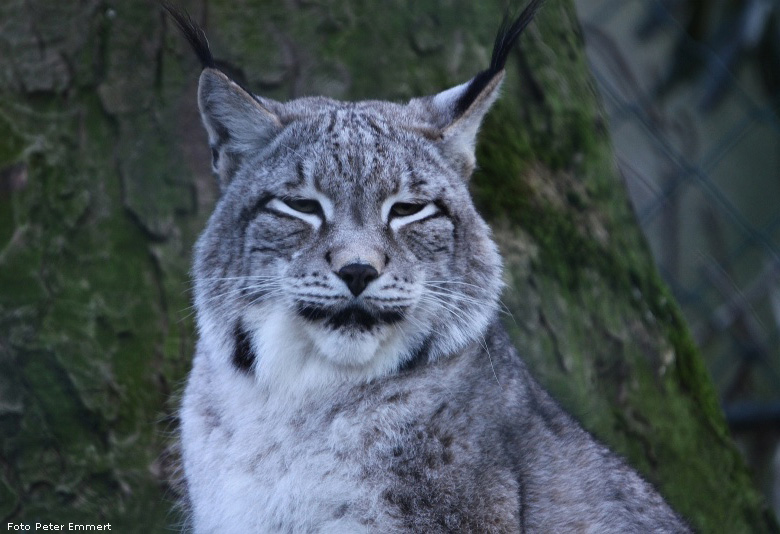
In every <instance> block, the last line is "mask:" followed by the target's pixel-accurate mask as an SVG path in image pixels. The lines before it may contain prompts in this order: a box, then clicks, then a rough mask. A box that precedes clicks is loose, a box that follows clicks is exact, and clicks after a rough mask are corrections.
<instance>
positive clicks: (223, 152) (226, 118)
mask: <svg viewBox="0 0 780 534" xmlns="http://www.w3.org/2000/svg"><path fill="white" fill-rule="evenodd" d="M278 105H279V104H276V103H275V102H273V101H271V100H267V99H263V100H262V101H261V100H260V99H259V98H257V97H255V96H253V95H252V94H251V93H249V92H248V91H247V90H245V89H244V88H242V87H241V86H240V85H238V84H237V83H236V82H234V81H233V80H231V79H230V78H228V77H227V75H226V74H224V73H223V72H221V71H219V70H217V69H213V68H206V69H204V70H203V72H202V73H201V75H200V82H199V84H198V106H199V107H200V115H201V118H202V119H203V124H204V126H205V127H206V131H207V132H208V134H209V145H210V146H211V155H212V158H213V160H212V164H213V167H214V172H216V173H217V175H218V176H219V180H220V185H221V186H222V187H223V188H224V187H225V186H226V185H227V184H228V182H229V181H230V178H231V175H232V173H233V171H234V170H235V167H236V165H237V163H238V161H240V159H241V157H242V156H243V155H245V154H247V153H251V152H258V151H260V150H261V149H262V148H263V147H265V146H266V145H267V144H268V143H269V142H270V141H271V140H272V139H273V138H274V137H275V136H276V135H277V134H278V133H279V131H280V130H281V129H282V122H281V121H280V119H279V117H278V115H276V114H275V113H274V112H273V111H272V110H271V109H270V108H271V107H276V106H278Z"/></svg>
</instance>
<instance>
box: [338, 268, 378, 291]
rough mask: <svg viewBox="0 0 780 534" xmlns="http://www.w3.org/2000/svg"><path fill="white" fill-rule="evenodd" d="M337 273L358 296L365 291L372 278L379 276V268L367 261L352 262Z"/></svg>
mask: <svg viewBox="0 0 780 534" xmlns="http://www.w3.org/2000/svg"><path fill="white" fill-rule="evenodd" d="M336 274H337V275H338V277H339V278H341V279H342V280H344V282H345V283H346V284H347V287H348V288H349V290H350V291H351V292H352V294H353V295H355V296H356V297H357V296H358V295H360V294H361V293H362V292H363V290H364V289H365V288H366V286H367V285H368V283H369V282H371V280H376V279H377V278H378V277H379V273H378V272H377V270H376V269H374V268H373V267H371V266H370V265H368V264H365V263H350V264H349V265H345V266H344V267H342V268H341V269H339V271H338V272H337V273H336Z"/></svg>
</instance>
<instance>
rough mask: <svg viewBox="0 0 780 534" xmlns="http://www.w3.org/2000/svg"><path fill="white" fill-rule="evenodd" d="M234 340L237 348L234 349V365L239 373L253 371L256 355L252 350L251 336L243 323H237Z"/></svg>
mask: <svg viewBox="0 0 780 534" xmlns="http://www.w3.org/2000/svg"><path fill="white" fill-rule="evenodd" d="M233 339H234V340H235V347H234V348H233V365H235V366H236V368H237V369H238V370H239V371H243V372H244V373H247V374H248V373H249V372H250V371H251V370H252V364H254V362H255V353H254V351H253V350H252V344H251V342H250V341H249V334H248V333H247V331H246V330H244V327H243V326H241V323H240V322H238V323H236V328H235V330H234V332H233Z"/></svg>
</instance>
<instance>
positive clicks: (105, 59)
mask: <svg viewBox="0 0 780 534" xmlns="http://www.w3.org/2000/svg"><path fill="white" fill-rule="evenodd" d="M183 4H184V5H185V6H186V7H187V8H188V9H189V10H190V12H191V13H192V14H193V16H194V18H195V19H196V20H198V21H200V22H201V23H202V24H203V25H204V27H205V28H206V30H207V32H208V35H209V38H210V40H211V46H212V49H213V50H214V52H215V55H216V56H217V57H218V58H221V59H223V60H225V61H226V62H227V64H228V67H227V68H230V66H233V71H232V72H231V74H232V75H234V76H238V77H245V78H246V79H245V83H246V84H247V85H248V87H250V88H252V89H253V90H255V91H256V92H258V93H260V94H263V95H265V96H269V97H273V98H278V99H288V98H292V97H296V96H302V95H304V94H326V95H328V96H332V97H335V98H344V99H347V98H348V99H363V98H383V99H391V100H405V99H408V98H410V97H412V96H417V95H423V94H429V93H433V92H436V91H438V90H441V89H443V88H446V87H449V86H451V85H453V84H455V83H460V82H463V81H465V80H467V79H469V78H470V77H471V76H473V75H474V74H475V73H476V72H477V71H479V70H481V69H482V68H484V67H485V66H486V65H487V64H488V61H489V57H488V56H489V53H490V49H491V46H492V38H493V36H494V32H495V30H496V28H497V26H498V23H499V21H500V18H501V14H502V12H503V4H504V3H503V2H499V1H494V2H472V1H468V0H429V1H425V2H420V1H418V2H413V1H411V0H406V1H401V0H396V1H392V2H370V3H369V2H358V1H352V2H348V1H344V0H341V1H333V2H304V1H303V0H300V1H293V0H290V1H286V2H271V1H265V2H263V1H260V0H256V1H246V2H229V1H227V0H224V1H220V2H217V1H214V2H211V3H209V4H208V5H206V4H205V3H204V2H202V1H200V2H196V1H191V2H183ZM518 4H519V2H518ZM0 21H2V22H0V23H1V24H2V29H1V30H0V35H2V39H0V94H2V104H0V247H2V248H0V436H2V437H1V438H0V439H2V443H1V450H0V454H1V455H2V457H1V458H0V462H2V469H0V516H2V518H3V523H4V524H5V523H6V522H9V521H11V522H16V523H19V522H26V523H28V524H34V522H36V521H38V522H43V523H48V522H54V523H60V524H62V523H68V522H74V523H88V524H98V523H111V524H112V527H113V529H114V530H117V531H119V532H144V533H145V532H158V531H161V530H162V529H163V527H164V526H166V525H171V524H172V523H174V522H175V517H176V514H175V513H172V512H171V509H172V506H173V504H174V500H175V497H176V496H175V494H174V492H173V491H171V489H170V486H169V482H168V481H169V480H170V477H171V473H170V472H169V469H168V468H167V466H168V465H169V464H170V462H169V461H168V460H167V455H168V454H169V452H167V451H169V450H171V447H170V445H171V443H173V441H174V439H173V436H172V433H173V432H174V431H175V417H174V414H175V410H176V405H177V402H178V401H177V396H178V394H179V392H180V390H181V386H182V381H183V378H184V376H185V373H186V371H187V369H188V368H189V362H190V358H191V353H192V348H193V342H194V332H193V320H192V309H191V307H190V304H189V298H190V295H189V291H188V288H189V282H188V276H187V271H188V267H189V263H190V255H191V249H192V244H193V241H194V239H195V237H196V236H197V233H198V232H199V230H200V229H201V228H202V227H203V226H204V224H205V219H206V217H207V216H208V214H209V211H210V209H211V207H212V206H213V203H214V200H215V198H216V194H217V193H216V184H215V182H214V180H213V178H212V177H211V175H210V167H209V163H210V162H209V151H208V147H207V144H206V137H205V134H204V132H203V130H202V127H201V126H200V125H199V118H198V115H197V109H196V101H195V89H196V83H197V77H198V73H199V69H198V66H197V64H196V60H195V59H194V57H192V56H191V54H190V51H189V50H188V49H187V45H186V43H184V41H183V39H181V37H180V36H179V35H176V32H175V31H174V30H173V26H172V25H171V24H170V22H167V21H165V20H164V18H163V17H162V15H161V13H160V11H159V10H158V9H157V8H156V7H155V6H154V4H152V3H147V2H124V1H123V2H118V1H108V0H82V1H80V2H62V1H60V0H7V1H5V2H3V3H2V5H0ZM239 66H240V68H239ZM478 161H479V164H480V167H481V170H479V171H478V172H477V173H476V174H475V176H474V177H473V179H472V190H473V192H474V196H475V199H476V201H477V203H478V206H479V207H480V209H481V211H482V213H484V214H485V215H486V217H487V218H488V220H489V222H490V223H491V224H492V226H493V228H494V230H495V236H496V238H497V240H498V241H499V244H500V246H501V249H502V252H503V254H504V258H505V262H506V276H505V278H506V281H507V284H508V287H507V289H506V291H505V293H504V296H503V302H504V303H505V305H506V307H507V309H508V311H509V312H511V315H509V314H507V318H506V324H507V326H508V328H509V330H510V332H511V334H512V335H513V337H514V339H515V341H516V344H517V346H518V348H519V349H520V353H521V354H522V355H523V356H524V357H525V358H526V359H527V360H528V361H529V363H530V364H531V365H532V367H533V368H534V369H535V371H536V374H537V376H538V377H539V378H540V379H541V381H542V382H543V383H544V384H545V385H546V386H547V387H549V388H550V390H551V391H552V392H553V393H554V394H555V396H556V397H557V398H558V399H560V401H561V402H562V404H563V405H564V406H565V407H566V408H568V409H569V410H570V411H571V412H573V413H574V414H575V415H576V416H577V417H578V418H579V419H581V420H582V422H583V423H584V425H585V426H586V427H587V428H588V429H589V430H591V431H592V432H593V433H594V434H595V435H597V436H598V437H599V438H601V439H602V440H603V441H605V442H607V443H608V444H609V445H610V446H612V447H613V448H614V449H615V450H616V451H618V452H619V453H621V454H623V455H625V456H626V457H627V458H628V459H629V461H630V462H631V463H632V464H633V465H635V466H636V467H637V468H638V469H639V470H640V471H642V472H643V473H644V474H645V476H646V477H647V478H648V479H649V480H651V481H652V482H653V483H655V484H656V485H657V486H658V487H659V488H660V490H661V491H662V493H663V494H664V495H665V496H666V497H667V498H668V500H669V501H670V503H671V504H672V505H673V506H674V507H675V508H676V509H677V510H678V511H680V512H681V513H682V514H683V515H685V516H686V517H687V518H689V520H690V521H691V523H692V524H693V525H694V527H696V528H697V529H699V530H700V531H702V532H716V531H717V532H778V528H777V525H776V523H775V522H774V519H773V518H772V516H771V514H770V513H769V512H768V511H767V509H766V507H765V505H764V503H763V502H762V499H761V497H760V496H759V494H758V493H757V492H756V491H755V490H754V488H753V487H752V486H751V482H750V479H749V477H748V474H747V472H746V469H745V467H744V465H743V462H742V460H741V458H740V456H739V454H738V453H737V451H736V450H735V448H734V446H733V445H732V443H731V440H730V438H729V436H728V432H727V429H726V426H725V424H724V420H723V417H722V414H721V412H720V408H719V406H718V402H717V399H716V397H715V393H714V390H713V388H712V387H711V385H710V382H709V379H708V377H707V374H706V372H705V371H704V367H703V365H702V362H701V360H700V357H699V355H698V354H697V351H696V349H695V348H694V346H693V344H692V342H691V338H690V336H689V334H688V331H687V328H686V326H685V325H684V323H683V321H682V319H681V316H680V313H679V311H678V309H677V307H676V305H675V303H674V301H673V300H672V298H671V296H670V294H669V292H668V291H667V289H666V288H665V287H664V286H663V284H662V283H661V281H660V279H659V277H658V274H657V273H656V271H655V268H654V267H653V262H652V259H651V258H650V255H649V253H648V250H647V247H646V245H645V242H644V240H643V238H642V236H641V235H640V233H639V230H638V228H637V226H636V224H635V222H634V220H633V213H632V212H631V208H630V206H629V203H628V200H627V197H626V194H625V191H624V187H623V184H622V183H620V180H619V179H618V177H617V175H616V172H615V169H614V166H613V162H612V156H611V151H610V145H609V137H608V133H607V131H606V126H605V124H604V122H603V118H602V113H601V110H600V108H599V104H598V101H597V98H596V97H595V96H594V91H593V89H592V85H591V82H590V79H589V75H588V73H587V70H586V64H585V58H584V52H583V45H582V40H581V36H580V33H579V28H578V25H577V21H576V18H575V14H574V9H573V7H572V5H571V1H570V0H550V1H549V2H548V3H547V4H546V6H545V7H544V8H543V9H542V11H541V12H540V14H539V16H538V18H537V21H536V23H535V24H533V25H532V26H531V27H530V28H529V30H528V31H527V35H526V36H525V37H524V38H523V39H522V42H521V46H520V49H519V50H518V51H517V53H515V54H514V55H513V56H512V58H511V59H510V62H509V65H508V83H507V84H506V86H505V90H504V94H503V97H502V99H501V100H500V102H499V103H498V104H497V105H496V109H494V110H493V111H492V112H491V114H490V115H489V117H488V119H487V121H486V123H485V124H484V125H483V128H482V133H481V142H480V146H479V150H478Z"/></svg>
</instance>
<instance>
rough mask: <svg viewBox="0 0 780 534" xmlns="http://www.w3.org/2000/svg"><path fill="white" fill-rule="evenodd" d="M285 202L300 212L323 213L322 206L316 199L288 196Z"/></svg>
mask: <svg viewBox="0 0 780 534" xmlns="http://www.w3.org/2000/svg"><path fill="white" fill-rule="evenodd" d="M282 202H284V203H285V204H286V205H287V207H288V208H290V209H293V210H295V211H297V212H299V213H306V214H311V215H318V214H320V213H322V207H320V203H319V202H317V201H316V200H311V199H309V198H287V199H284V200H283V201H282Z"/></svg>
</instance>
